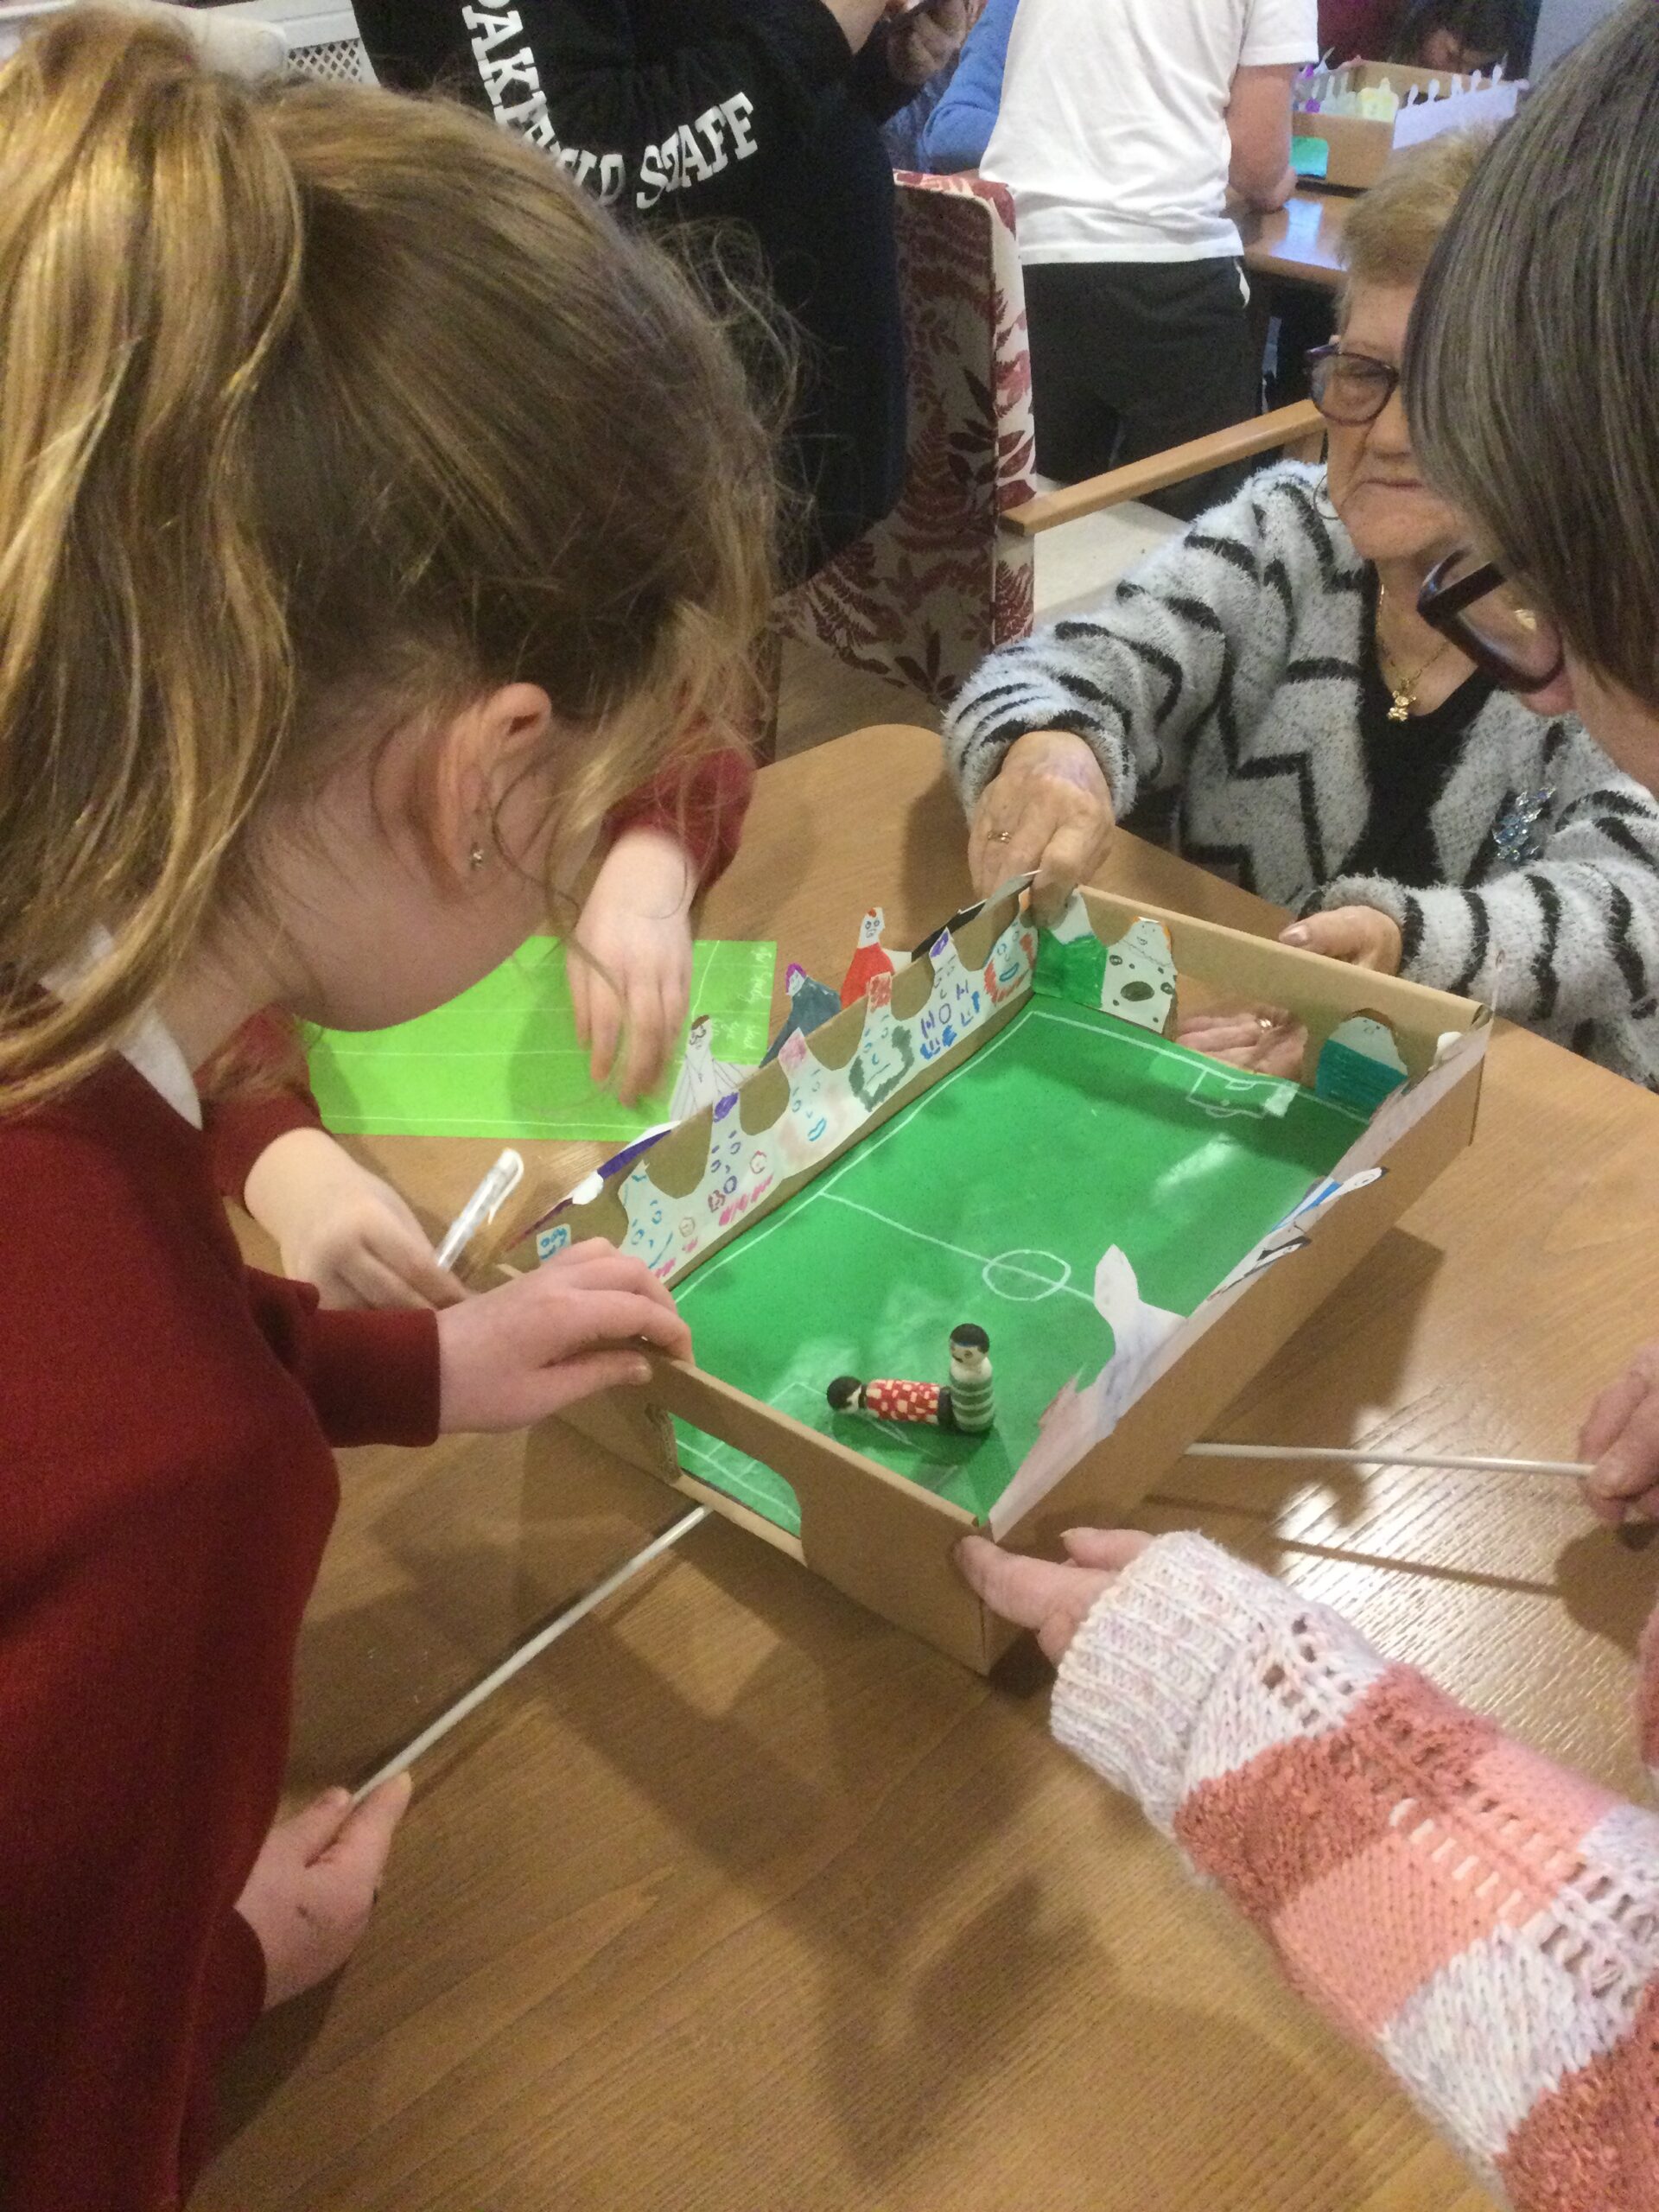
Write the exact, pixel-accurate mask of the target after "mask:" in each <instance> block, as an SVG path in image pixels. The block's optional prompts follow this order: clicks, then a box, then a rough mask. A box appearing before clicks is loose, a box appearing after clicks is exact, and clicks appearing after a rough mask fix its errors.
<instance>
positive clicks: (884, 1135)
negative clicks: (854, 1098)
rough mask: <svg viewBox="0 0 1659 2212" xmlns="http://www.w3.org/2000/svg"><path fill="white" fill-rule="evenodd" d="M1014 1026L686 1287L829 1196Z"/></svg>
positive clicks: (734, 1244) (732, 1245) (719, 1255)
mask: <svg viewBox="0 0 1659 2212" xmlns="http://www.w3.org/2000/svg"><path fill="white" fill-rule="evenodd" d="M1013 1027H1014V1024H1013V1023H1012V1022H1010V1023H1009V1024H1008V1025H1007V1028H1006V1029H1003V1030H1001V1032H999V1033H998V1034H997V1035H996V1036H995V1037H993V1038H992V1039H991V1041H990V1043H989V1044H988V1045H982V1046H981V1047H980V1049H979V1051H978V1052H974V1053H971V1054H970V1055H969V1058H967V1059H965V1060H964V1061H963V1064H962V1065H961V1066H960V1067H959V1068H952V1070H951V1071H950V1074H949V1075H947V1076H942V1077H940V1078H939V1080H938V1083H936V1084H934V1085H933V1086H932V1088H931V1090H925V1091H924V1092H923V1093H922V1095H921V1096H920V1097H919V1098H915V1099H912V1101H911V1103H910V1104H909V1105H908V1106H906V1108H905V1109H904V1111H903V1112H902V1113H900V1114H895V1115H894V1116H893V1119H892V1121H890V1122H888V1123H887V1127H886V1128H884V1129H881V1130H880V1131H879V1132H878V1133H877V1134H876V1135H874V1136H873V1137H871V1138H870V1139H869V1141H868V1142H867V1143H859V1144H855V1145H854V1146H853V1147H852V1149H851V1151H850V1152H849V1154H848V1156H847V1158H846V1160H844V1161H842V1163H841V1164H840V1165H838V1166H836V1170H835V1172H834V1173H833V1174H829V1175H821V1176H817V1177H816V1178H815V1179H813V1181H811V1182H810V1183H808V1184H806V1185H804V1186H803V1188H802V1189H801V1190H800V1191H799V1192H797V1193H796V1194H795V1195H796V1196H797V1197H798V1198H799V1199H800V1201H801V1203H800V1205H798V1206H794V1205H792V1204H791V1203H788V1202H786V1203H785V1205H781V1206H779V1209H778V1211H776V1213H772V1214H768V1215H767V1217H766V1219H765V1221H763V1222H762V1223H761V1224H760V1228H759V1229H753V1230H747V1232H746V1233H745V1234H744V1235H743V1236H734V1238H733V1239H732V1241H731V1243H729V1244H728V1246H727V1247H726V1249H725V1250H724V1251H723V1252H717V1253H716V1254H715V1256H714V1258H713V1259H712V1260H710V1261H709V1262H708V1263H707V1264H706V1265H705V1266H703V1267H701V1268H698V1269H697V1272H696V1274H695V1275H694V1276H693V1278H692V1280H691V1281H690V1282H689V1283H688V1284H687V1285H686V1288H687V1289H688V1290H694V1289H695V1288H696V1286H697V1284H698V1283H700V1282H707V1281H709V1278H710V1276H712V1275H714V1274H716V1273H717V1272H718V1271H719V1269H720V1268H722V1267H723V1266H724V1265H725V1264H726V1262H727V1261H728V1260H729V1259H732V1258H734V1256H735V1255H736V1254H737V1253H738V1252H739V1251H740V1250H742V1251H745V1252H752V1251H753V1249H754V1248H755V1246H756V1245H757V1244H758V1243H760V1239H761V1238H762V1237H763V1236H766V1234H767V1232H768V1231H769V1230H774V1229H777V1228H779V1227H780V1226H781V1225H782V1224H783V1222H784V1221H785V1219H786V1218H787V1219H791V1220H798V1219H799V1217H800V1216H801V1215H802V1214H804V1212H805V1211H806V1210H807V1207H808V1206H809V1205H811V1203H812V1202H813V1200H814V1199H816V1198H828V1197H829V1193H830V1192H831V1191H832V1190H833V1189H834V1188H835V1186H836V1184H837V1183H838V1182H840V1180H841V1179H842V1176H843V1175H845V1174H847V1173H849V1171H850V1170H851V1169H852V1168H853V1167H854V1166H855V1165H856V1163H857V1162H858V1161H859V1160H868V1158H869V1156H870V1154H872V1153H873V1152H874V1151H876V1150H877V1149H878V1148H879V1147H880V1146H881V1145H883V1144H884V1143H885V1142H886V1141H887V1139H888V1138H889V1137H890V1136H895V1135H897V1134H898V1132H899V1130H900V1129H901V1128H903V1127H904V1126H905V1124H906V1122H908V1121H910V1120H911V1119H912V1116H915V1115H917V1114H919V1113H920V1112H921V1110H922V1109H923V1107H924V1106H925V1105H926V1104H927V1103H928V1101H929V1100H930V1099H931V1098H937V1097H938V1096H939V1095H940V1093H941V1092H943V1091H945V1090H949V1089H950V1085H951V1084H953V1083H954V1082H955V1081H956V1079H957V1077H958V1076H961V1075H966V1074H967V1072H968V1071H969V1068H970V1067H976V1066H977V1065H978V1064H979V1062H980V1061H982V1059H983V1058H985V1056H986V1055H987V1053H988V1052H995V1050H996V1047H997V1046H998V1045H999V1044H1001V1041H1002V1039H1003V1038H1004V1037H1006V1036H1007V1033H1008V1030H1010V1029H1012V1028H1013ZM784 1110H785V1113H787V1112H788V1110H789V1109H788V1108H787V1107H785V1109H784ZM760 1135H765V1132H764V1131H761V1132H760ZM866 1211H868V1208H867V1209H866ZM877 1218H878V1219H880V1218H882V1217H881V1216H878V1217H877Z"/></svg>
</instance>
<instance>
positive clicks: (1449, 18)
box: [1388, 0, 1531, 71]
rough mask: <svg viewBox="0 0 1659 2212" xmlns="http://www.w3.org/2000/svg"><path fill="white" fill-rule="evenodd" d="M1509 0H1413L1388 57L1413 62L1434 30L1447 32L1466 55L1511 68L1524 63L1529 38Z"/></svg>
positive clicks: (1406, 11) (1401, 21)
mask: <svg viewBox="0 0 1659 2212" xmlns="http://www.w3.org/2000/svg"><path fill="white" fill-rule="evenodd" d="M1517 12H1518V11H1517V10H1516V8H1515V7H1514V6H1512V5H1511V4H1510V0H1412V4H1411V5H1410V6H1408V8H1407V9H1406V10H1405V13H1404V14H1403V16H1402V17H1401V19H1400V28H1399V29H1398V30H1397V31H1396V32H1395V35H1394V40H1393V43H1392V45H1391V46H1390V48H1389V55H1388V59H1389V60H1390V61H1408V62H1414V61H1415V60H1417V57H1418V55H1419V54H1421V51H1422V46H1423V41H1424V40H1425V39H1426V38H1427V37H1428V36H1429V35H1431V33H1433V32H1434V31H1450V32H1451V34H1452V36H1453V37H1454V38H1455V39H1456V40H1457V41H1458V43H1459V46H1460V47H1461V48H1463V50H1464V52H1465V54H1470V55H1471V56H1474V57H1477V58H1478V59H1479V60H1482V61H1483V62H1484V61H1488V60H1491V61H1502V62H1503V63H1504V64H1505V66H1506V67H1510V69H1511V70H1512V71H1513V70H1514V69H1516V68H1517V67H1522V66H1524V62H1525V58H1526V57H1525V55H1524V54H1523V53H1522V50H1521V49H1522V47H1523V46H1529V45H1530V43H1531V41H1530V40H1529V38H1527V37H1526V35H1525V27H1524V26H1523V25H1522V24H1521V23H1518V22H1516V15H1517Z"/></svg>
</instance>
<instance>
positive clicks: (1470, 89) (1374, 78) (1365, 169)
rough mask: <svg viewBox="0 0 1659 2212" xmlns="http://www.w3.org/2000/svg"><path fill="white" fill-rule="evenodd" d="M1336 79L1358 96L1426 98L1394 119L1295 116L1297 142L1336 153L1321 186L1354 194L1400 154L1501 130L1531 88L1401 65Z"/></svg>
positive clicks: (1360, 65)
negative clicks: (1320, 144)
mask: <svg viewBox="0 0 1659 2212" xmlns="http://www.w3.org/2000/svg"><path fill="white" fill-rule="evenodd" d="M1335 81H1337V82H1338V83H1339V84H1340V85H1341V86H1342V88H1343V89H1344V91H1346V92H1354V93H1363V92H1377V91H1381V90H1382V89H1383V87H1384V86H1387V87H1388V88H1389V89H1390V90H1392V91H1393V92H1395V94H1396V95H1397V96H1398V98H1399V99H1401V100H1402V103H1403V102H1405V101H1407V99H1408V95H1409V94H1410V93H1412V92H1416V93H1417V95H1418V97H1417V98H1416V99H1411V100H1410V102H1409V105H1402V106H1401V107H1400V109H1399V110H1398V111H1397V112H1396V113H1395V115H1394V116H1393V117H1391V118H1389V120H1387V121H1383V120H1381V119H1379V118H1375V117H1371V116H1366V115H1342V114H1332V113H1330V112H1328V111H1321V112H1318V113H1308V112H1306V111H1298V112H1297V113H1296V114H1295V115H1294V117H1293V118H1292V129H1293V130H1294V132H1295V135H1296V136H1297V137H1299V138H1323V139H1324V140H1325V142H1326V143H1327V144H1328V146H1329V147H1330V149H1331V151H1330V154H1329V156H1328V157H1327V159H1326V163H1325V174H1324V175H1323V176H1322V177H1321V178H1320V179H1319V182H1321V183H1323V184H1326V185H1334V186H1336V187H1337V188H1338V189H1340V190H1343V191H1348V192H1366V191H1369V190H1370V187H1371V186H1372V185H1374V184H1375V183H1376V181H1377V179H1378V178H1379V177H1380V176H1381V175H1382V174H1383V170H1384V169H1385V168H1387V167H1388V165H1389V162H1390V161H1391V160H1392V159H1393V157H1394V156H1395V154H1400V153H1404V152H1405V151H1406V149H1408V147H1411V146H1421V144H1422V143H1424V141H1425V140H1427V139H1429V138H1434V137H1439V135H1440V132H1441V131H1443V130H1479V129H1496V128H1497V125H1498V124H1502V123H1507V122H1509V121H1510V118H1512V117H1513V115H1514V114H1515V111H1516V104H1517V103H1518V101H1519V99H1520V97H1521V95H1522V92H1525V90H1526V89H1527V88H1526V86H1525V84H1524V83H1523V82H1522V81H1521V80H1520V79H1505V78H1503V77H1488V78H1481V77H1459V76H1452V75H1450V74H1448V73H1446V71H1444V70H1439V71H1437V70H1433V69H1419V68H1415V67H1411V66H1410V65H1408V64H1406V63H1402V62H1395V61H1387V62H1384V61H1356V62H1351V63H1350V64H1349V66H1348V67H1346V68H1345V69H1343V70H1341V71H1339V72H1338V76H1337V79H1336V80H1335ZM1431 95H1433V97H1431Z"/></svg>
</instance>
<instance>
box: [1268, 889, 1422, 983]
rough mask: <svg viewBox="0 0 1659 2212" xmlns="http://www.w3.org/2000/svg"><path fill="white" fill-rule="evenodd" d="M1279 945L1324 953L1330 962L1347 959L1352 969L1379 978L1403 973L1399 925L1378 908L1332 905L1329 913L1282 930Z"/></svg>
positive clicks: (1314, 915)
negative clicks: (1375, 975)
mask: <svg viewBox="0 0 1659 2212" xmlns="http://www.w3.org/2000/svg"><path fill="white" fill-rule="evenodd" d="M1279 942H1280V944H1294V945H1299V946H1300V948H1301V950H1303V951H1304V952H1322V953H1323V954H1324V955H1325V958H1326V959H1327V960H1345V961H1346V962H1347V963H1348V964H1349V966H1350V967H1351V968H1370V969H1372V970H1373V971H1374V972H1375V973H1376V974H1377V975H1379V976H1397V975H1398V974H1399V973H1400V957H1401V953H1402V950H1403V949H1404V948H1403V945H1402V941H1401V937H1400V925H1399V923H1398V922H1396V921H1395V918H1394V917H1393V916H1392V915H1391V914H1384V913H1383V912H1380V911H1379V910H1378V909H1377V908H1376V907H1375V906H1332V908H1331V910H1330V912H1328V913H1324V914H1306V915H1304V917H1303V918H1302V919H1301V920H1300V922H1293V923H1292V924H1291V925H1290V927H1289V928H1288V929H1287V930H1281V931H1280V932H1279Z"/></svg>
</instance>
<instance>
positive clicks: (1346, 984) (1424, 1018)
mask: <svg viewBox="0 0 1659 2212" xmlns="http://www.w3.org/2000/svg"><path fill="white" fill-rule="evenodd" d="M1083 897H1084V905H1085V906H1087V907H1088V909H1089V918H1090V920H1091V921H1092V922H1093V923H1094V924H1095V925H1096V931H1101V925H1103V924H1104V925H1106V927H1105V930H1104V931H1103V932H1102V933H1103V934H1104V935H1106V936H1107V937H1108V938H1109V940H1116V938H1118V937H1120V936H1122V931H1123V929H1124V928H1127V927H1128V924H1129V923H1130V922H1133V921H1138V920H1141V919H1145V920H1147V921H1153V922H1161V923H1162V924H1163V925H1164V927H1165V928H1166V930H1167V931H1169V938H1170V943H1171V944H1172V946H1173V949H1174V953H1175V969H1176V974H1177V976H1190V977H1191V978H1192V980H1193V981H1194V982H1204V983H1209V984H1211V985H1213V986H1215V987H1217V988H1220V989H1223V990H1228V991H1235V992H1237V993H1238V994H1239V995H1241V996H1242V997H1244V998H1248V999H1261V1000H1263V1001H1267V1002H1268V1003H1269V1004H1272V1005H1276V1006H1285V1007H1290V1008H1291V1009H1292V1010H1293V1011H1294V1014H1295V1015H1296V1018H1297V1019H1298V1020H1300V1021H1301V1022H1302V1023H1303V1024H1304V1025H1305V1026H1306V1029H1307V1033H1308V1057H1307V1061H1306V1067H1307V1068H1308V1070H1309V1071H1311V1070H1312V1068H1313V1065H1314V1063H1315V1062H1316V1061H1317V1059H1318V1058H1319V1046H1321V1045H1323V1044H1324V1043H1325V1039H1326V1038H1328V1037H1329V1036H1330V1034H1331V1033H1332V1030H1333V1029H1336V1028H1338V1027H1340V1026H1341V1024H1342V1023H1343V1022H1344V1021H1346V1020H1349V1019H1350V1018H1351V1016H1352V1015H1354V1014H1380V1015H1382V1017H1383V1020H1386V1021H1387V1022H1388V1024H1389V1027H1390V1028H1391V1029H1393V1030H1394V1032H1395V1040H1396V1042H1397V1043H1398V1045H1399V1046H1400V1051H1401V1055H1402V1058H1403V1059H1404V1061H1405V1063H1406V1071H1407V1073H1408V1076H1409V1077H1411V1079H1412V1081H1413V1082H1415V1081H1416V1080H1417V1078H1418V1077H1420V1076H1423V1075H1427V1072H1428V1071H1429V1069H1430V1067H1431V1066H1432V1065H1433V1060H1434V1053H1435V1049H1436V1047H1437V1046H1438V1045H1439V1042H1440V1038H1441V1037H1442V1036H1443V1035H1445V1033H1446V1032H1447V1031H1448V1030H1455V1031H1456V1032H1457V1033H1459V1035H1460V1036H1461V1035H1463V1034H1465V1033H1466V1032H1467V1031H1469V1030H1471V1029H1476V1028H1478V1027H1480V1026H1481V1025H1482V1024H1483V1023H1484V1022H1488V1021H1490V1020H1491V1013H1490V1011H1489V1010H1488V1009H1487V1008H1486V1007H1484V1006H1481V1005H1479V1004H1478V1002H1477V1001H1475V1000H1473V999H1460V998H1453V997H1452V994H1451V993H1450V992H1449V991H1436V990H1431V989H1430V988H1429V987H1428V985H1427V984H1426V983H1411V982H1407V981H1406V980H1405V979H1404V977H1403V976H1382V975H1378V974H1377V973H1376V971H1375V970H1374V969H1369V968H1351V967H1349V966H1348V965H1347V964H1346V963H1344V962H1342V961H1338V960H1327V959H1326V958H1325V957H1324V956H1323V954H1321V953H1318V952H1306V951H1304V950H1302V949H1301V948H1300V946H1298V945H1294V944H1280V943H1279V941H1278V940H1277V938H1269V937H1257V936H1255V934H1254V933H1253V932H1252V931H1249V930H1235V929H1229V928H1227V927H1226V926H1225V925H1224V924H1222V923H1220V922H1202V921H1199V920H1198V919H1197V918H1195V917H1194V916H1193V915H1191V914H1178V913H1176V912H1173V910H1172V909H1171V908H1169V907H1166V906H1147V904H1146V903H1145V901H1144V900H1142V899H1122V898H1120V897H1118V895H1117V894H1116V893H1114V892H1109V891H1095V890H1092V889H1090V888H1089V887H1084V893H1083ZM1431 1016H1432V1017H1433V1020H1431Z"/></svg>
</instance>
